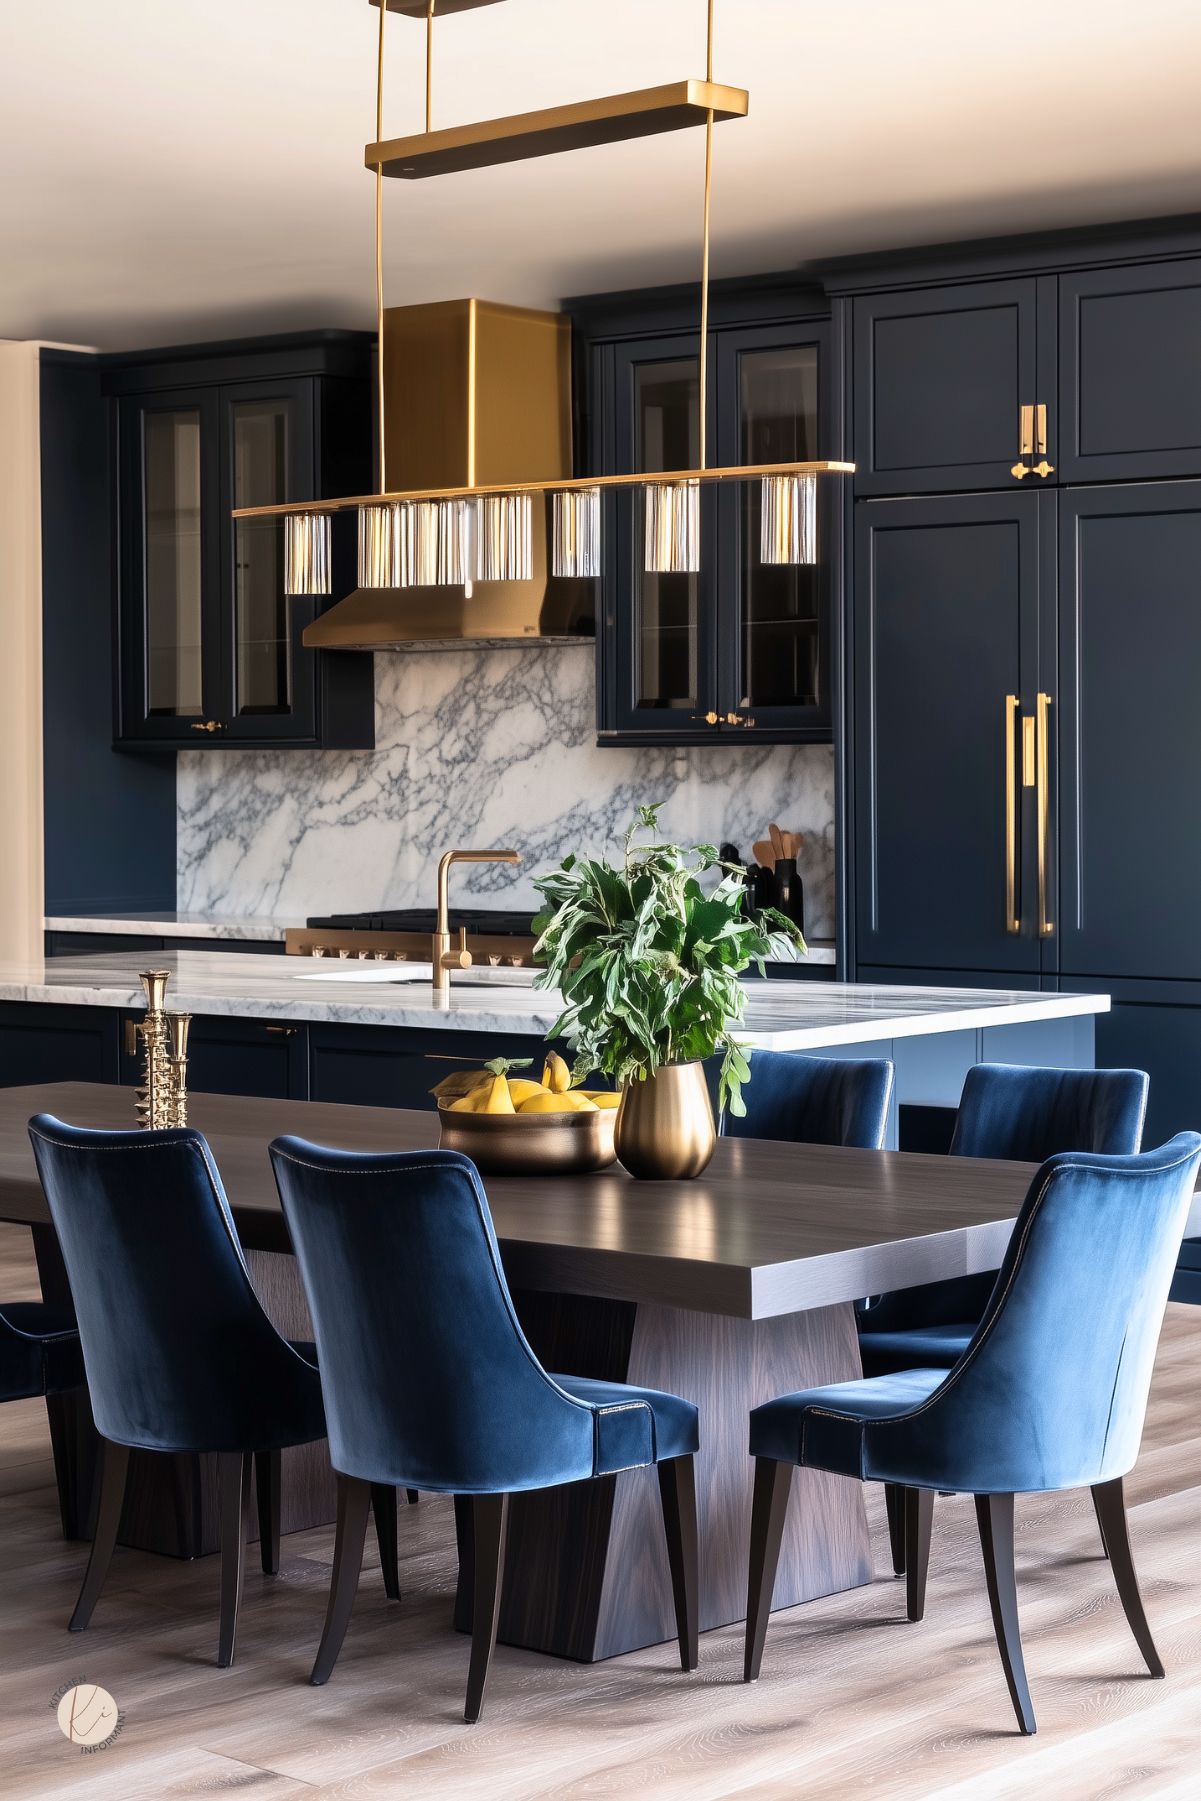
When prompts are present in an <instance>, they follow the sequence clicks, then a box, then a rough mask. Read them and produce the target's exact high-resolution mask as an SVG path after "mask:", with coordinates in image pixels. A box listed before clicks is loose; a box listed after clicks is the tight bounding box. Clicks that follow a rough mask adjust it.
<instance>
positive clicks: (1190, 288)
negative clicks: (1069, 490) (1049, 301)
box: [1056, 257, 1201, 482]
mask: <svg viewBox="0 0 1201 1801" xmlns="http://www.w3.org/2000/svg"><path fill="white" fill-rule="evenodd" d="M1059 414H1060V428H1059V455H1058V459H1056V460H1057V461H1058V464H1059V479H1060V480H1061V481H1064V482H1099V481H1146V480H1149V479H1152V478H1163V477H1171V476H1182V475H1201V258H1198V257H1191V258H1181V259H1179V260H1175V259H1173V260H1168V261H1164V262H1154V263H1145V264H1136V265H1134V266H1132V267H1118V268H1113V269H1087V270H1083V271H1078V272H1073V273H1070V274H1064V275H1061V276H1060V278H1059Z"/></svg>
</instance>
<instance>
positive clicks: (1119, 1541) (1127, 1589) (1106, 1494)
mask: <svg viewBox="0 0 1201 1801" xmlns="http://www.w3.org/2000/svg"><path fill="white" fill-rule="evenodd" d="M1093 1506H1094V1507H1095V1508H1096V1510H1097V1521H1098V1524H1099V1525H1100V1527H1101V1536H1102V1538H1103V1539H1104V1541H1105V1547H1106V1550H1107V1551H1108V1553H1109V1562H1110V1567H1111V1568H1112V1570H1113V1580H1114V1586H1115V1587H1116V1589H1117V1591H1118V1599H1119V1600H1120V1601H1121V1603H1122V1611H1123V1612H1124V1613H1125V1615H1126V1623H1127V1625H1128V1626H1129V1627H1130V1630H1131V1632H1133V1634H1134V1638H1135V1643H1136V1644H1137V1645H1138V1648H1139V1650H1140V1651H1141V1652H1142V1654H1143V1661H1144V1662H1145V1664H1146V1666H1147V1668H1148V1670H1149V1671H1150V1672H1151V1674H1152V1676H1162V1675H1163V1673H1164V1668H1163V1663H1162V1660H1161V1659H1160V1655H1159V1652H1158V1651H1157V1650H1156V1649H1155V1640H1154V1639H1153V1638H1152V1637H1151V1628H1150V1626H1149V1625H1148V1624H1147V1615H1146V1613H1145V1612H1144V1610H1143V1597H1142V1595H1141V1594H1140V1593H1139V1587H1138V1575H1137V1573H1136V1571H1135V1568H1134V1558H1133V1556H1132V1555H1131V1551H1130V1530H1129V1524H1128V1522H1127V1519H1126V1497H1125V1495H1124V1494H1123V1492H1122V1478H1121V1477H1120V1476H1118V1477H1116V1478H1115V1479H1114V1481H1112V1482H1098V1484H1097V1486H1096V1487H1095V1488H1094V1489H1093Z"/></svg>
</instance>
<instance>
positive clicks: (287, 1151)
mask: <svg viewBox="0 0 1201 1801" xmlns="http://www.w3.org/2000/svg"><path fill="white" fill-rule="evenodd" d="M271 1160H272V1163H273V1165H274V1167H275V1179H276V1182H277V1183H278V1185H279V1192H280V1198H281V1200H282V1201H283V1208H284V1213H285V1215H286V1217H287V1221H288V1230H289V1231H290V1233H291V1235H292V1243H293V1245H294V1247H295V1250H296V1256H297V1260H298V1262H299V1264H300V1273H301V1278H302V1280H303V1282H304V1286H305V1291H306V1293H307V1295H308V1301H309V1309H310V1311H311V1313H312V1317H313V1327H314V1331H315V1334H316V1339H317V1360H318V1363H319V1365H320V1368H321V1381H322V1387H323V1389H324V1392H325V1411H326V1418H327V1421H328V1424H329V1445H330V1457H331V1461H332V1462H333V1466H334V1468H335V1469H336V1470H340V1471H341V1472H342V1473H343V1474H344V1475H347V1476H357V1477H360V1478H362V1479H365V1480H367V1481H370V1482H387V1483H392V1484H395V1485H396V1486H398V1487H401V1486H403V1487H412V1488H423V1489H430V1490H433V1491H442V1492H449V1493H453V1494H496V1493H501V1492H510V1491H513V1490H517V1489H528V1488H545V1487H551V1486H553V1485H555V1484H557V1483H561V1482H570V1481H576V1480H580V1479H582V1478H584V1477H587V1476H591V1474H592V1471H593V1464H594V1457H593V1431H594V1428H593V1417H592V1410H591V1408H590V1407H588V1406H586V1405H585V1404H584V1403H582V1402H580V1401H577V1400H575V1399H573V1398H572V1397H571V1396H570V1395H567V1394H565V1393H564V1392H563V1390H562V1389H561V1388H559V1387H558V1386H557V1385H556V1384H555V1383H554V1382H553V1381H552V1380H551V1378H550V1377H549V1376H548V1375H547V1374H546V1372H545V1371H544V1370H543V1368H542V1365H541V1364H540V1363H539V1361H538V1359H537V1357H536V1356H535V1355H534V1352H533V1351H532V1350H531V1348H530V1346H529V1344H528V1343H527V1341H526V1337H525V1333H524V1332H523V1331H522V1329H521V1326H520V1324H519V1322H518V1319H517V1314H516V1311H515V1310H514V1307H513V1302H512V1299H511V1297H510V1294H509V1288H508V1284H507V1282H506V1281H505V1276H504V1271H503V1269H502V1267H501V1262H500V1253H499V1250H498V1249H497V1243H496V1235H495V1232H494V1231H493V1228H492V1217H491V1214H490V1212H489V1209H488V1203H487V1200H486V1199H485V1196H484V1191H483V1189H482V1187H481V1186H480V1179H479V1176H478V1174H477V1173H476V1169H475V1165H474V1164H473V1163H471V1162H470V1161H469V1160H468V1158H466V1157H461V1156H459V1155H458V1154H457V1153H456V1152H453V1151H415V1152H407V1153H395V1154H387V1155H383V1154H360V1153H352V1152H349V1151H333V1150H327V1149H324V1148H322V1147H321V1146H318V1145H314V1144H307V1143H306V1142H305V1141H304V1140H303V1139H298V1138H279V1139H277V1140H276V1141H275V1143H274V1144H273V1145H272V1146H271Z"/></svg>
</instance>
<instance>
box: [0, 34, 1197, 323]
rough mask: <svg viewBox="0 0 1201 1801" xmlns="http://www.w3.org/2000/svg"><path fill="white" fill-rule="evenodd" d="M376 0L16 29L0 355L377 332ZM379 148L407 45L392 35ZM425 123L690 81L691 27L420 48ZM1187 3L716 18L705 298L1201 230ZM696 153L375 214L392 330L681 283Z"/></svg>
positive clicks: (696, 193)
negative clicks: (37, 343)
mask: <svg viewBox="0 0 1201 1801" xmlns="http://www.w3.org/2000/svg"><path fill="white" fill-rule="evenodd" d="M376 17H377V15H376V13H375V12H374V10H373V9H372V8H371V7H369V6H368V5H367V4H366V0H54V3H53V4H51V3H48V0H25V3H24V4H18V0H0V337H5V336H7V337H14V338H24V337H43V338H51V339H57V340H60V341H69V342H75V343H88V344H95V345H99V346H101V347H104V348H121V347H137V346H143V345H150V344H155V343H169V342H172V341H184V340H187V339H196V338H208V337H217V336H222V335H225V334H235V333H242V332H249V331H283V330H296V329H301V328H305V327H311V326H322V325H353V326H367V325H370V324H371V323H372V321H373V276H372V255H373V251H372V236H371V232H372V205H373V182H372V178H371V176H370V175H369V174H368V173H367V172H366V171H365V170H364V168H363V166H362V152H363V145H364V143H365V142H366V141H367V140H368V139H369V138H371V137H373V136H374V130H373V127H374V104H375V74H374V43H375V29H376ZM387 41H388V57H387V79H388V91H387V96H386V106H385V130H386V131H387V132H388V133H389V134H392V135H396V134H398V133H401V132H404V131H407V130H418V129H420V127H421V106H422V100H423V93H424V86H423V76H424V68H423V42H424V27H423V26H422V25H421V24H419V23H416V22H413V21H410V20H408V19H404V18H397V17H393V18H390V19H389V21H388V39H387ZM435 46H436V68H435V94H434V113H435V124H452V123H456V122H458V121H460V120H463V119H468V118H473V117H489V116H493V115H497V114H502V113H506V112H517V111H524V110H525V109H526V108H529V107H535V106H542V105H548V104H551V103H554V102H556V101H566V100H573V99H583V98H585V97H587V96H589V95H594V94H601V93H605V92H609V91H613V92H620V91H621V90H623V89H627V88H634V87H643V86H649V85H651V84H652V83H654V82H658V81H665V80H671V79H677V78H680V77H682V76H686V75H699V74H702V73H703V70H704V4H703V0H506V4H504V5H501V6H492V7H486V8H484V9H483V10H482V11H480V12H477V13H474V14H470V13H469V14H466V15H462V16H459V17H452V18H448V19H447V20H446V21H445V22H444V23H443V24H442V25H441V26H440V27H439V28H437V30H436V35H435ZM1199 71H1201V0H1042V3H1041V4H1035V3H1034V0H717V55H716V74H717V77H718V79H719V80H724V81H729V82H732V83H735V84H737V85H740V86H744V87H747V88H749V89H750V91H751V112H750V117H749V118H748V119H747V120H745V121H739V122H734V123H730V124H727V125H723V126H721V127H720V128H719V130H718V132H717V135H716V138H715V146H716V149H715V159H716V162H715V185H714V208H713V225H714V234H715V238H714V258H713V269H714V274H715V275H718V276H720V275H732V274H739V273H748V272H752V271H763V270H768V269H782V268H788V267H791V266H794V265H796V264H798V263H801V262H804V261H807V260H812V259H814V258H817V257H827V256H831V255H839V254H842V253H853V252H858V251H864V250H873V249H884V248H892V247H898V246H902V245H906V244H920V243H929V242H933V241H938V240H942V239H952V238H961V237H977V236H981V235H986V234H989V233H994V232H1005V231H1010V230H1024V229H1028V228H1035V227H1040V226H1057V225H1080V224H1091V223H1094V222H1098V221H1102V220H1107V219H1124V218H1136V217H1149V216H1153V215H1156V214H1164V213H1171V212H1183V211H1190V210H1193V209H1201V111H1199V109H1198V104H1197V81H1198V73H1199ZM702 158H703V134H702V133H700V132H681V133H678V134H676V135H675V136H673V137H667V138H660V139H651V140H648V141H646V142H644V143H641V144H629V145H617V146H613V147H611V148H607V149H600V150H589V151H581V152H578V153H576V154H575V155H573V156H568V157H560V158H554V159H546V160H540V161H535V162H529V163H524V164H518V165H515V166H512V167H510V168H502V169H493V170H485V171H482V172H480V173H479V174H469V175H453V176H447V177H444V178H442V179H441V180H435V181H429V182H424V183H412V184H410V183H403V182H389V183H388V184H387V185H386V189H385V199H386V209H387V210H386V220H387V223H386V243H387V292H388V300H389V303H390V304H401V303H404V302H406V301H415V300H426V299H440V298H449V297H451V296H455V295H459V294H467V293H475V294H481V295H485V296H488V297H490V298H492V299H497V300H508V301H518V302H527V303H533V304H546V303H551V302H554V301H555V300H557V299H559V298H560V297H562V296H565V295H569V294H577V293H583V292H588V291H595V290H599V289H605V288H617V287H623V286H634V285H641V284H646V283H656V282H662V281H676V280H684V279H689V278H691V277H692V276H693V275H695V274H697V273H698V272H699V270H698V263H699V232H700V186H701V169H702Z"/></svg>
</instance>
